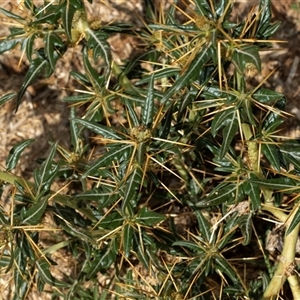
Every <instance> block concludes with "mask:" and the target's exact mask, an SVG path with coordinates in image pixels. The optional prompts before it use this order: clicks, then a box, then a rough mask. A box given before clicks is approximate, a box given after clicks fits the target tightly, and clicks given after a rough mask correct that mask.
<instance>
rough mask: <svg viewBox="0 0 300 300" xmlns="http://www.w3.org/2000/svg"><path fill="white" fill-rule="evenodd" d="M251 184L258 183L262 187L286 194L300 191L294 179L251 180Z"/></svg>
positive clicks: (299, 186)
mask: <svg viewBox="0 0 300 300" xmlns="http://www.w3.org/2000/svg"><path fill="white" fill-rule="evenodd" d="M250 182H252V183H257V184H258V185H260V186H263V187H266V188H268V189H273V190H276V191H284V192H285V193H287V194H288V193H297V192H299V191H300V185H299V184H298V183H297V181H295V180H294V179H292V178H289V177H282V178H272V179H258V178H257V179H250Z"/></svg>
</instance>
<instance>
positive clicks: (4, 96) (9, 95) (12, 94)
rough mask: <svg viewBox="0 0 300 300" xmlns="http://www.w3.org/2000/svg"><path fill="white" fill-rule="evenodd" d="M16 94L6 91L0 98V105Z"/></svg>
mask: <svg viewBox="0 0 300 300" xmlns="http://www.w3.org/2000/svg"><path fill="white" fill-rule="evenodd" d="M15 96H16V93H7V94H5V95H3V96H1V98H0V107H1V105H3V104H4V103H6V102H7V101H9V100H10V99H12V98H14V97H15Z"/></svg>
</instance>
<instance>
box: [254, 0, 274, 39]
mask: <svg viewBox="0 0 300 300" xmlns="http://www.w3.org/2000/svg"><path fill="white" fill-rule="evenodd" d="M259 13H260V14H259V24H258V27H257V32H258V34H260V35H263V34H264V31H265V30H266V29H267V28H268V27H269V25H270V20H271V16H272V10H271V1H270V0H261V1H260V3H259Z"/></svg>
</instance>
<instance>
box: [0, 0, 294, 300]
mask: <svg viewBox="0 0 300 300" xmlns="http://www.w3.org/2000/svg"><path fill="white" fill-rule="evenodd" d="M37 2H39V4H37ZM41 2H43V1H34V0H24V1H22V2H21V4H20V6H19V8H20V11H19V13H18V12H12V11H8V10H5V9H3V8H0V12H1V13H2V15H3V20H5V22H8V23H9V25H10V33H9V34H8V35H7V36H3V37H2V40H1V42H0V53H1V54H3V53H4V52H7V51H10V50H11V49H13V48H15V47H19V49H21V51H23V59H25V58H26V60H27V62H28V66H29V67H28V70H27V74H26V76H25V77H24V80H23V84H22V85H21V86H20V88H19V92H18V93H17V94H14V93H7V94H3V95H2V97H1V98H0V104H1V105H3V104H4V103H5V102H7V101H14V103H15V104H16V109H18V107H19V105H20V103H21V101H22V98H23V96H24V93H25V91H26V89H27V88H28V87H29V86H30V85H31V84H33V83H34V82H36V81H37V80H39V78H41V77H44V78H45V77H46V78H47V77H50V76H51V75H52V74H53V72H54V71H55V70H56V67H57V62H58V60H60V59H63V58H64V54H65V53H66V51H67V50H68V49H70V48H76V47H77V48H78V49H80V55H78V56H79V57H78V58H77V59H79V60H80V61H81V62H82V68H81V69H80V68H79V69H74V70H72V71H71V75H72V77H73V78H74V79H75V80H76V81H77V83H78V84H79V85H81V88H80V89H77V90H76V91H71V92H70V94H69V96H67V97H66V98H64V99H63V101H65V102H67V103H68V104H69V110H70V118H69V124H70V126H69V128H70V141H69V148H68V149H67V148H65V147H63V146H62V145H60V144H59V143H58V142H56V141H49V142H50V143H49V148H50V151H49V155H48V156H47V157H36V159H37V161H38V162H39V166H38V167H37V168H36V169H35V170H34V172H33V174H32V179H31V180H28V181H26V180H24V179H23V178H21V177H17V176H16V175H14V170H15V168H16V166H17V165H18V162H19V160H20V158H21V157H22V152H23V150H24V149H25V148H27V147H28V146H29V145H30V144H31V143H33V142H34V139H35V138H36V139H38V137H34V136H33V137H32V138H31V139H29V140H24V141H21V142H19V143H18V144H16V145H15V146H14V147H13V148H12V149H11V150H10V152H9V154H8V156H7V160H6V166H5V169H2V170H1V172H0V180H1V181H0V182H1V185H2V190H3V189H5V187H7V186H11V190H13V192H12V193H11V195H10V198H11V203H13V204H12V205H11V207H10V208H9V209H8V210H7V208H4V207H3V208H1V210H0V222H1V225H0V226H1V227H0V228H1V235H0V237H1V239H0V243H1V255H0V267H1V269H0V272H1V274H2V273H3V274H4V273H7V272H9V273H10V274H11V276H10V278H11V282H10V283H9V284H10V285H13V286H14V289H15V296H14V299H26V297H27V295H28V294H29V293H30V292H31V291H32V290H33V289H38V291H39V292H42V291H43V290H44V288H45V286H46V284H47V285H51V286H52V293H53V297H55V295H57V296H59V297H61V298H60V299H64V298H66V299H125V298H126V299H213V298H219V299H261V298H263V299H277V297H279V295H281V296H282V297H283V298H284V297H286V296H285V291H286V290H287V289H288V286H289V287H290V289H291V291H292V293H293V297H294V298H299V297H300V295H299V294H300V293H299V290H300V289H299V279H298V275H297V274H298V273H297V265H296V264H295V247H296V242H297V238H298V232H299V224H298V223H299V220H300V211H299V210H298V194H299V190H300V186H299V181H300V177H299V171H300V163H299V161H300V160H299V158H300V145H299V144H298V143H297V141H293V140H288V141H287V139H283V138H281V137H280V134H279V131H280V128H281V126H282V123H283V121H284V116H285V112H284V106H285V102H286V99H285V98H284V96H283V95H282V94H280V93H278V92H276V91H274V90H270V89H267V88H265V85H264V82H260V83H256V84H253V82H256V81H255V75H256V74H257V73H259V72H260V71H261V65H262V62H261V60H260V51H261V50H264V49H267V48H271V47H272V42H273V41H272V40H270V38H271V37H272V35H273V34H274V33H275V31H276V30H277V29H278V27H279V25H280V24H279V23H276V22H275V23H272V22H271V7H270V0H261V1H260V3H259V6H258V7H257V9H256V13H253V10H251V11H250V12H249V13H248V15H247V14H246V16H245V17H244V19H242V20H238V18H237V17H234V14H233V8H234V1H227V0H220V1H210V0H190V1H180V3H179V1H178V2H177V1H175V0H174V1H170V2H171V3H170V5H163V2H159V1H158V2H154V1H150V0H144V1H142V4H143V15H140V14H139V15H138V16H139V18H140V24H141V25H140V27H139V28H137V27H136V26H132V25H131V24H129V23H119V22H113V23H110V24H103V23H101V22H99V21H97V22H96V21H95V19H92V18H91V17H90V16H89V15H88V14H87V13H86V10H85V5H87V4H88V3H84V1H83V0H67V1H59V0H57V1H44V2H43V3H41ZM88 2H89V5H92V6H95V7H96V6H97V5H98V4H97V1H92V0H90V1H88ZM104 2H105V1H104ZM154 3H156V5H155V4H154ZM107 5H108V3H107ZM116 33H122V34H127V35H130V36H132V37H134V38H135V39H136V40H137V41H138V43H139V51H138V52H137V53H136V54H135V56H134V57H130V58H128V59H127V60H126V61H124V62H122V64H121V63H120V62H119V61H117V60H114V58H113V55H112V51H113V50H112V49H111V45H110V44H109V42H108V38H109V37H111V36H113V35H114V34H116ZM251 78H252V79H253V78H254V80H252V81H251V82H252V84H251V85H250V84H249V79H251ZM86 135H88V136H89V137H91V138H86ZM35 142H38V141H35ZM72 183H76V184H74V187H72V188H69V186H70V185H71V184H72ZM58 187H59V188H58ZM62 191H64V192H63V193H62ZM46 217H47V220H51V221H47V222H48V223H47V225H46V223H45V218H46ZM274 221H276V222H278V223H279V224H280V226H281V227H282V230H283V231H284V237H283V249H282V252H281V253H280V255H281V256H280V257H281V259H279V260H278V261H276V260H275V261H272V260H270V256H269V255H268V253H267V251H266V237H267V234H268V232H269V231H270V230H271V229H272V228H273V222H274ZM49 222H50V223H49ZM42 231H46V232H55V238H53V240H52V242H51V244H50V245H48V244H47V245H48V246H46V244H43V243H41V241H42V239H43V236H42V235H41V232H42ZM62 250H67V252H68V253H70V256H72V257H73V259H75V260H77V264H76V269H75V268H74V266H71V265H70V266H69V267H70V269H72V268H74V270H73V269H72V272H71V273H72V276H66V275H65V276H62V278H63V279H61V278H60V279H59V278H58V277H57V273H59V272H63V271H62V270H60V269H59V265H56V264H55V255H54V254H55V253H59V252H60V251H62ZM250 253H251V254H250ZM58 270H60V271H58ZM99 274H102V276H104V277H105V278H106V280H104V281H103V280H102V281H100V280H99V278H100V277H99ZM286 279H287V282H285V281H286ZM281 293H282V294H281ZM286 299H287V298H286Z"/></svg>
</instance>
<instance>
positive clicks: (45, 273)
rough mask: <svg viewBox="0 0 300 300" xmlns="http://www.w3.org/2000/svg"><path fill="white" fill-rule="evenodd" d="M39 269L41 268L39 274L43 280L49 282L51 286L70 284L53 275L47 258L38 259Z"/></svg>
mask: <svg viewBox="0 0 300 300" xmlns="http://www.w3.org/2000/svg"><path fill="white" fill-rule="evenodd" d="M36 266H37V269H38V270H39V273H38V274H39V276H40V277H41V279H42V281H44V282H45V283H47V284H49V285H50V286H55V287H67V286H68V284H67V283H64V282H62V281H59V280H57V279H56V278H55V277H53V275H52V274H51V273H50V270H49V267H50V265H49V263H48V262H47V261H46V259H43V258H42V259H40V260H38V261H36Z"/></svg>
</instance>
